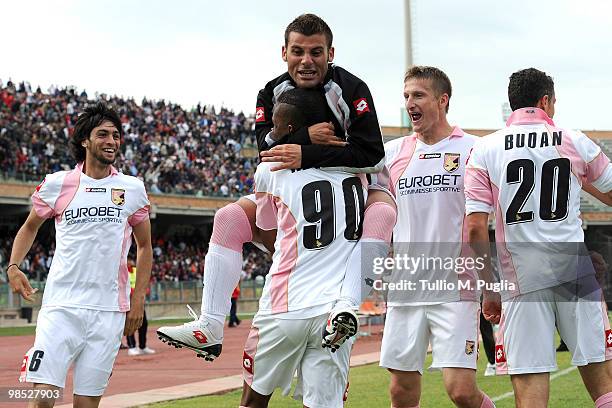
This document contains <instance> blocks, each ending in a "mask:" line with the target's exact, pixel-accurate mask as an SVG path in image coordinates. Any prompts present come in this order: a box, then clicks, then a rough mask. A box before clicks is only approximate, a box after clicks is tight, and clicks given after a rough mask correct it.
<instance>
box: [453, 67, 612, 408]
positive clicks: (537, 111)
mask: <svg viewBox="0 0 612 408" xmlns="http://www.w3.org/2000/svg"><path fill="white" fill-rule="evenodd" d="M508 98H509V102H510V106H511V108H512V110H513V113H512V115H511V116H510V118H509V119H508V121H507V123H506V128H504V129H502V130H499V131H497V132H495V133H493V134H491V135H489V136H486V137H483V138H482V139H481V140H479V141H478V142H477V143H476V145H475V146H474V150H473V151H472V154H471V156H470V159H469V163H468V169H467V176H466V178H467V180H466V191H465V193H466V198H467V202H466V212H467V214H468V229H469V240H470V243H471V244H472V246H473V247H474V249H475V250H476V251H477V252H478V253H479V254H481V255H482V254H487V251H488V232H487V220H488V216H489V213H490V212H491V211H494V212H495V220H496V228H495V235H496V241H497V252H498V257H499V264H500V276H501V279H503V280H504V281H506V282H508V283H507V284H506V285H504V286H502V288H503V289H504V290H502V292H501V297H500V294H499V293H495V292H492V291H491V290H485V291H484V293H483V313H484V315H485V317H487V318H488V319H489V320H490V321H492V322H494V323H496V322H498V321H499V322H500V337H499V338H498V344H497V345H496V362H497V369H498V373H499V372H500V371H501V372H505V373H508V374H510V376H511V380H512V386H513V388H514V395H515V398H516V404H517V406H518V407H546V406H547V404H548V396H549V373H550V372H551V371H555V370H556V369H557V363H556V359H555V346H554V331H555V325H556V327H557V328H558V330H559V333H560V335H561V337H562V338H563V340H564V341H565V343H566V344H567V346H568V349H569V350H570V352H571V354H572V364H574V365H576V366H578V369H579V371H580V374H581V376H582V380H583V382H584V384H585V386H586V388H587V390H588V392H589V394H590V396H591V398H592V399H593V401H595V406H596V407H598V408H601V407H612V376H611V374H612V365H611V363H610V362H609V361H608V360H609V359H610V358H611V357H612V331H610V323H609V320H608V315H607V310H606V306H605V303H604V302H603V296H602V294H601V290H600V288H599V287H598V286H596V285H593V282H594V281H595V278H594V276H595V272H594V270H593V268H592V266H591V265H590V260H589V261H588V262H587V263H588V264H589V265H587V267H586V268H581V267H580V263H578V262H579V261H583V260H588V253H586V251H584V252H583V254H584V255H583V256H580V253H578V256H576V255H572V253H573V254H576V252H575V251H576V247H577V246H582V245H583V244H582V243H583V241H584V234H583V231H582V221H581V219H580V189H581V187H582V186H583V185H585V183H590V184H592V186H593V188H595V189H597V190H598V191H599V194H600V195H602V196H607V197H604V198H605V199H607V200H610V198H612V192H611V190H612V165H611V164H610V160H609V159H608V157H606V155H605V154H604V153H603V152H602V151H601V149H600V148H599V146H598V145H597V144H595V143H594V142H593V141H591V140H590V139H589V138H588V137H586V136H585V135H584V134H583V133H582V132H579V131H572V130H568V129H563V128H559V127H557V126H556V125H555V124H554V122H553V120H552V117H553V115H554V113H555V102H556V97H555V90H554V82H553V80H552V78H551V77H550V76H548V75H546V73H544V72H542V71H539V70H537V69H534V68H529V69H524V70H521V71H517V72H515V73H513V74H512V75H511V76H510V82H509V85H508ZM582 264H584V262H582ZM483 279H485V280H488V281H490V280H491V279H492V278H491V276H490V273H489V271H488V269H487V268H485V269H483ZM566 282H569V284H565V283H566ZM567 288H582V289H581V290H582V292H584V293H579V294H578V296H577V298H571V297H566V296H567V292H564V290H566V289H567ZM585 289H586V290H585ZM500 299H501V300H503V302H501V300H500Z"/></svg>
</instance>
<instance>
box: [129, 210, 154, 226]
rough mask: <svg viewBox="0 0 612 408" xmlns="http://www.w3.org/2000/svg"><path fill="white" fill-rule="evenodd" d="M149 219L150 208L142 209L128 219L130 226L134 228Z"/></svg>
mask: <svg viewBox="0 0 612 408" xmlns="http://www.w3.org/2000/svg"><path fill="white" fill-rule="evenodd" d="M148 218H149V206H146V207H142V208H141V209H139V210H138V211H136V212H135V213H134V214H132V215H130V217H129V218H128V223H129V224H130V226H132V227H134V226H136V225H138V224H140V223H141V222H143V221H144V220H146V219H148Z"/></svg>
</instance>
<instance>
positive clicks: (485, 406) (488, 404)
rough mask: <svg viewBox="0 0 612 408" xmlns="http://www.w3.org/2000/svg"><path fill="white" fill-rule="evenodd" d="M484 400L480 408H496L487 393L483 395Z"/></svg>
mask: <svg viewBox="0 0 612 408" xmlns="http://www.w3.org/2000/svg"><path fill="white" fill-rule="evenodd" d="M483 396H484V398H483V399H482V404H480V408H495V404H494V403H493V401H491V398H489V396H488V395H487V394H485V393H483Z"/></svg>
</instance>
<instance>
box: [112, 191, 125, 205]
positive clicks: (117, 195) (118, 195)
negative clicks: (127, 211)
mask: <svg viewBox="0 0 612 408" xmlns="http://www.w3.org/2000/svg"><path fill="white" fill-rule="evenodd" d="M111 200H112V202H113V204H115V205H123V204H125V190H124V189H122V188H112V189H111Z"/></svg>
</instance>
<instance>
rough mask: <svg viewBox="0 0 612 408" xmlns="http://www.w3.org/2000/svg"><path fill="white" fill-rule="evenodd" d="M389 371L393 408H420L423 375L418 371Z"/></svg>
mask: <svg viewBox="0 0 612 408" xmlns="http://www.w3.org/2000/svg"><path fill="white" fill-rule="evenodd" d="M388 370H389V372H390V373H391V383H390V384H389V394H390V395H391V407H392V408H416V407H418V406H419V400H420V399H421V374H420V373H419V372H418V371H400V370H393V369H388Z"/></svg>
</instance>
